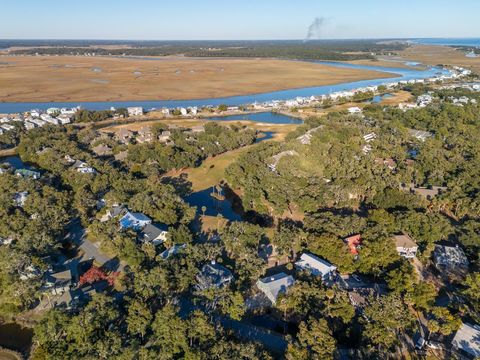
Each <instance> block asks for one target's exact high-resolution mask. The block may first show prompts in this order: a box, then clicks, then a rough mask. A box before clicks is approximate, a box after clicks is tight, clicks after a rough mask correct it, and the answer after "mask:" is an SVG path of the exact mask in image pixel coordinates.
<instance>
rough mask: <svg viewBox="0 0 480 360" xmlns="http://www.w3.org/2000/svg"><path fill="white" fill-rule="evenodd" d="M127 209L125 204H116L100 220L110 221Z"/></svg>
mask: <svg viewBox="0 0 480 360" xmlns="http://www.w3.org/2000/svg"><path fill="white" fill-rule="evenodd" d="M124 211H125V207H124V206H123V205H114V206H112V207H111V208H110V209H108V210H107V212H106V213H105V215H103V216H102V218H101V219H100V222H106V221H109V220H111V219H113V218H115V217H117V216H119V215H121V214H123V212H124Z"/></svg>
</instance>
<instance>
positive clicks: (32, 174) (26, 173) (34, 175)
mask: <svg viewBox="0 0 480 360" xmlns="http://www.w3.org/2000/svg"><path fill="white" fill-rule="evenodd" d="M15 175H17V176H21V177H24V178H31V179H34V180H38V179H40V176H41V174H40V173H39V172H38V171H34V170H28V169H17V170H15Z"/></svg>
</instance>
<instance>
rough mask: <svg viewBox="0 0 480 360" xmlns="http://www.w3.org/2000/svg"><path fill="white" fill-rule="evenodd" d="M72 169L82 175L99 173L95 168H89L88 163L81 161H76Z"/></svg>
mask: <svg viewBox="0 0 480 360" xmlns="http://www.w3.org/2000/svg"><path fill="white" fill-rule="evenodd" d="M72 169H75V170H77V172H79V173H82V174H95V173H96V172H97V171H96V170H95V169H94V168H92V167H90V166H88V165H87V163H85V162H83V161H80V160H76V161H75V163H74V164H73V165H72Z"/></svg>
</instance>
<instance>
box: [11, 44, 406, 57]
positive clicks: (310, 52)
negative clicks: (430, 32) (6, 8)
mask: <svg viewBox="0 0 480 360" xmlns="http://www.w3.org/2000/svg"><path fill="white" fill-rule="evenodd" d="M102 45H107V44H90V45H89V47H85V46H87V43H85V44H81V43H75V44H63V45H60V44H56V45H53V44H52V47H48V45H47V47H32V48H29V49H22V50H16V51H12V52H11V53H12V54H21V55H34V54H42V55H86V54H92V53H95V55H99V56H108V55H111V56H123V55H125V56H167V55H177V54H182V55H185V56H191V57H275V58H288V59H312V60H358V59H370V58H373V55H372V53H375V54H378V53H386V52H394V51H399V50H402V49H403V48H404V47H405V45H404V44H399V43H392V44H385V43H379V42H377V41H364V40H362V41H353V40H344V41H340V40H337V41H333V40H330V41H327V40H322V41H309V42H300V41H292V40H290V41H232V42H227V41H211V42H187V41H183V42H164V43H161V42H139V43H131V44H130V43H129V44H125V43H124V44H122V45H124V46H125V45H127V46H132V47H129V48H116V49H106V48H103V47H102ZM110 45H115V44H110ZM117 45H120V43H118V44H117ZM42 46H44V45H42Z"/></svg>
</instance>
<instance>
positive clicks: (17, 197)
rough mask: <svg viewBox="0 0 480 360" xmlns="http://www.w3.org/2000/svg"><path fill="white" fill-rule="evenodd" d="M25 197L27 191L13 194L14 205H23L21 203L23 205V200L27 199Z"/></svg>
mask: <svg viewBox="0 0 480 360" xmlns="http://www.w3.org/2000/svg"><path fill="white" fill-rule="evenodd" d="M27 197H28V191H21V192H16V193H15V194H14V195H13V202H14V203H15V206H18V207H23V205H25V201H27Z"/></svg>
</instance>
